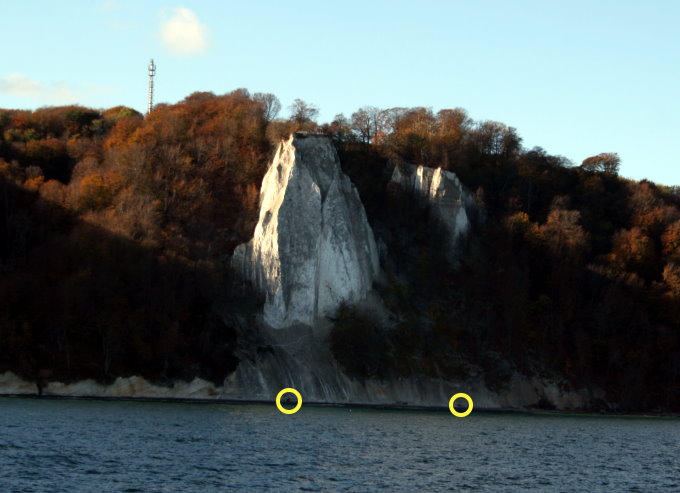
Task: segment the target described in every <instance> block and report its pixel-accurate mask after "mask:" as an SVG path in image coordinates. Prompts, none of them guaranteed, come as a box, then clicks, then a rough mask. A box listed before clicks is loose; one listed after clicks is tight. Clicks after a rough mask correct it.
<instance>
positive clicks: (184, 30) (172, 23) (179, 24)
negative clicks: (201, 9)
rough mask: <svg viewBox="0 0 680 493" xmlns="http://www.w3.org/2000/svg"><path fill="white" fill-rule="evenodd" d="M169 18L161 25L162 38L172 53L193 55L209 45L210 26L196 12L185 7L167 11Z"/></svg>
mask: <svg viewBox="0 0 680 493" xmlns="http://www.w3.org/2000/svg"><path fill="white" fill-rule="evenodd" d="M165 12H166V16H168V15H169V16H168V17H167V19H166V20H165V21H164V22H163V25H162V26H161V33H160V34H161V40H162V41H163V44H164V45H165V47H166V48H167V49H168V50H170V52H171V53H174V54H176V55H192V54H194V53H201V52H203V51H205V50H206V48H207V47H208V37H209V32H208V28H207V27H206V26H205V25H204V24H203V23H202V22H201V21H199V20H198V17H197V16H196V14H195V13H194V12H193V11H191V10H189V9H187V8H184V7H178V8H174V9H170V10H169V11H165Z"/></svg>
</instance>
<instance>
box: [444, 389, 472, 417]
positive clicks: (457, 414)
mask: <svg viewBox="0 0 680 493" xmlns="http://www.w3.org/2000/svg"><path fill="white" fill-rule="evenodd" d="M459 397H462V398H463V399H465V400H466V401H467V402H468V408H467V410H466V411H463V412H462V413H459V412H458V411H456V410H455V409H454V407H453V403H454V402H455V401H456V399H458V398H459ZM449 410H450V411H451V414H453V415H454V416H456V417H457V418H464V417H465V416H467V415H468V414H470V413H471V412H472V397H470V396H469V395H467V394H464V393H462V392H460V393H459V394H455V395H454V396H453V397H451V400H450V401H449Z"/></svg>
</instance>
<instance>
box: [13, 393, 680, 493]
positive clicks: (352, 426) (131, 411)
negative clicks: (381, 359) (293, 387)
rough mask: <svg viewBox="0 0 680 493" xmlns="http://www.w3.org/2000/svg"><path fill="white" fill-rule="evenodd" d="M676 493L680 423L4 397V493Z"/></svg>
mask: <svg viewBox="0 0 680 493" xmlns="http://www.w3.org/2000/svg"><path fill="white" fill-rule="evenodd" d="M417 490H422V491H678V490H680V420H675V419H642V418H611V417H606V418H605V417H581V416H573V417H569V416H542V415H528V414H490V413H479V412H473V413H472V414H471V415H470V416H469V417H467V418H455V417H454V416H452V415H451V414H450V413H446V412H434V411H389V410H369V409H352V410H350V409H345V408H313V407H304V406H303V408H302V410H301V411H300V412H298V413H297V414H294V415H284V414H282V413H280V412H279V411H277V410H276V408H275V407H274V405H271V406H266V405H224V404H186V403H149V402H125V401H115V402H112V401H94V400H92V401H88V400H77V401H74V400H38V399H9V398H3V399H0V491H2V492H43V491H54V492H92V491H120V492H147V491H149V492H155V491H158V492H162V491H168V492H172V491H177V492H204V491H357V492H363V491H417Z"/></svg>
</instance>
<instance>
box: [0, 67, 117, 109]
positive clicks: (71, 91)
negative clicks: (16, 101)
mask: <svg viewBox="0 0 680 493" xmlns="http://www.w3.org/2000/svg"><path fill="white" fill-rule="evenodd" d="M110 91H111V89H108V88H103V87H88V88H80V87H77V86H73V85H70V84H66V83H64V82H55V83H52V84H44V83H42V82H39V81H37V80H33V79H30V78H28V77H26V76H25V75H23V74H9V75H6V76H4V77H0V94H9V95H11V96H17V97H20V98H25V99H31V100H34V101H39V102H41V103H47V104H64V103H78V102H82V101H83V100H86V99H87V98H88V97H89V96H91V95H93V94H97V93H102V92H110Z"/></svg>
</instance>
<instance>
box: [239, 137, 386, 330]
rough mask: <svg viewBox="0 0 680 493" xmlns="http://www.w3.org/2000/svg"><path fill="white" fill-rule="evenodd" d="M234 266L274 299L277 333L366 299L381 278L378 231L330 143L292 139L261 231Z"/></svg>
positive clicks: (272, 177)
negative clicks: (339, 307)
mask: <svg viewBox="0 0 680 493" xmlns="http://www.w3.org/2000/svg"><path fill="white" fill-rule="evenodd" d="M232 267H233V268H234V269H236V270H237V271H239V272H240V273H241V274H242V275H243V276H244V277H245V278H246V279H248V280H250V281H251V282H252V283H253V285H254V286H255V288H256V289H258V290H260V291H261V292H263V293H264V294H265V296H266V299H265V305H264V321H265V322H266V323H267V324H268V325H270V326H271V327H274V328H285V327H289V326H291V325H294V324H305V325H314V323H315V322H316V321H317V320H318V319H319V318H320V317H323V316H329V315H333V314H334V312H335V310H336V309H337V308H338V306H340V304H341V303H343V302H348V303H355V302H358V301H360V300H362V299H363V298H365V297H366V295H367V294H368V292H369V291H370V289H371V286H372V284H373V280H374V278H375V277H376V275H377V274H378V269H379V266H378V254H377V249H376V244H375V238H374V235H373V231H372V230H371V227H370V225H369V224H368V220H367V219H366V213H365V211H364V207H363V205H362V203H361V200H360V199H359V194H358V193H357V191H356V189H355V188H354V185H352V183H351V181H350V179H349V178H348V177H347V176H345V175H344V174H343V172H342V170H341V169H340V160H339V158H338V155H337V153H336V151H335V148H334V147H333V145H332V144H331V142H330V140H329V139H328V138H327V137H325V136H321V135H303V134H295V135H292V136H291V137H290V138H289V139H288V140H287V141H283V142H281V143H280V144H279V147H278V149H277V151H276V155H275V157H274V160H273V161H272V163H271V165H270V166H269V170H268V171H267V173H266V175H265V177H264V179H263V181H262V188H261V189H260V217H259V221H258V223H257V226H256V228H255V234H254V236H253V238H252V240H251V241H250V242H248V243H245V244H242V245H239V246H238V247H237V248H236V250H235V251H234V255H233V257H232Z"/></svg>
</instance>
